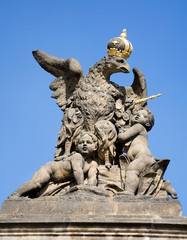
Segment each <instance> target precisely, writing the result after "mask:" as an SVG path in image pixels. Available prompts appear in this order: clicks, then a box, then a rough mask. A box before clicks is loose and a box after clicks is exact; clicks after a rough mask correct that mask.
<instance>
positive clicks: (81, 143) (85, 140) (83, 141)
mask: <svg viewBox="0 0 187 240" xmlns="http://www.w3.org/2000/svg"><path fill="white" fill-rule="evenodd" d="M76 149H77V151H78V152H80V153H81V154H83V155H84V154H86V155H89V154H92V153H93V152H94V151H95V150H96V149H97V137H96V136H95V135H94V134H92V133H90V132H83V133H82V134H80V135H79V137H78V139H77V141H76Z"/></svg>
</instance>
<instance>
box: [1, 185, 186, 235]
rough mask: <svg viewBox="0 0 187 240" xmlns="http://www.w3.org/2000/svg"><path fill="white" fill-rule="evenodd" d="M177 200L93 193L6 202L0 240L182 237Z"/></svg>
mask: <svg viewBox="0 0 187 240" xmlns="http://www.w3.org/2000/svg"><path fill="white" fill-rule="evenodd" d="M181 215H182V211H181V205H180V203H179V201H178V200H173V199H170V198H159V199H151V198H148V197H147V198H145V197H144V198H135V197H129V196H128V197H127V196H124V195H119V196H118V195H116V196H114V197H113V198H112V197H106V196H102V195H99V194H95V193H94V192H93V191H90V190H89V189H87V190H79V189H77V191H73V192H71V193H69V194H66V195H64V196H61V197H60V196H58V197H42V198H38V199H25V198H21V199H18V200H6V201H5V202H4V203H3V205H2V210H1V215H0V239H6V240H16V239H21V240H25V239H27V240H31V239H32V240H36V239H37V240H44V239H45V240H46V239H49V240H50V239H62V240H69V239H73V240H80V239H87V240H95V239H97V240H100V239H110V240H111V239H112V240H113V239H115V240H121V239H144V240H147V239H155V240H156V239H164V240H166V239H187V218H185V217H182V216H181Z"/></svg>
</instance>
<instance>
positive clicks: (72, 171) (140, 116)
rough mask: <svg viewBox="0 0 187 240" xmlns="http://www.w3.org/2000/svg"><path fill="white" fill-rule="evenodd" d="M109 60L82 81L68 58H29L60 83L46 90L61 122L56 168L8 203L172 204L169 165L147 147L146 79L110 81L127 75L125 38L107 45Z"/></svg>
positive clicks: (44, 170)
mask: <svg viewBox="0 0 187 240" xmlns="http://www.w3.org/2000/svg"><path fill="white" fill-rule="evenodd" d="M107 52H108V56H105V57H104V58H102V59H101V60H100V61H99V62H97V63H96V64H95V65H94V66H93V67H91V68H90V69H89V71H88V73H87V75H86V77H84V75H83V71H82V68H81V66H80V64H79V62H78V61H77V60H75V59H73V58H68V59H61V58H56V57H53V56H50V55H48V54H46V53H44V52H42V51H40V50H37V51H34V52H33V55H34V58H35V59H36V61H37V62H38V63H39V64H40V66H41V67H42V68H44V69H45V70H46V71H47V72H49V73H51V74H52V75H54V76H55V77H57V78H56V79H55V80H54V81H53V82H52V83H51V84H50V89H51V90H52V91H53V94H52V97H53V98H55V99H57V104H58V106H59V107H60V108H61V110H62V111H63V112H64V115H63V118H62V126H61V129H60V131H59V133H58V140H57V144H56V148H57V150H56V152H55V154H54V160H53V161H51V162H48V163H46V164H45V165H44V166H42V167H40V168H39V170H38V171H37V172H36V173H35V174H34V175H33V177H32V179H31V180H30V181H28V182H26V183H24V184H23V185H21V186H20V187H19V188H18V189H17V190H16V191H15V192H14V193H12V194H11V195H10V196H9V199H16V198H22V197H29V198H39V197H40V198H41V197H43V196H54V195H55V196H60V197H63V196H64V195H66V194H69V193H70V192H72V191H77V190H87V191H91V192H92V193H94V194H99V195H103V196H106V197H113V196H115V195H123V196H124V198H125V197H126V196H128V195H131V196H134V197H139V196H151V197H155V198H156V197H163V196H167V195H168V194H169V195H171V197H172V198H177V193H176V191H175V190H174V189H173V187H172V186H171V184H170V182H169V181H168V180H164V179H163V175H164V172H165V170H166V168H167V165H168V164H169V160H168V159H162V160H159V159H157V158H155V157H154V156H152V154H151V152H150V150H149V147H148V136H147V135H148V131H150V130H151V129H152V127H153V125H154V116H153V114H152V113H151V111H150V110H149V109H148V108H147V100H148V98H147V88H146V80H145V77H144V75H143V73H142V72H141V71H140V70H139V69H138V68H134V69H133V73H134V81H133V83H132V85H131V86H126V87H121V86H118V85H117V84H116V83H113V82H112V81H110V76H111V74H113V73H117V72H122V73H129V72H130V66H129V64H128V63H127V62H126V59H127V58H128V57H129V56H130V54H131V52H132V45H131V43H130V42H129V41H127V39H126V32H125V31H124V32H123V33H122V34H121V35H120V37H117V38H114V39H111V40H110V41H109V43H108V45H107Z"/></svg>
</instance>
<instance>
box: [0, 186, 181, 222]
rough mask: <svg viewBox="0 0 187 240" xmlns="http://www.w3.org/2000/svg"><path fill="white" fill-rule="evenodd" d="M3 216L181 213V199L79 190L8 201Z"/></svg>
mask: <svg viewBox="0 0 187 240" xmlns="http://www.w3.org/2000/svg"><path fill="white" fill-rule="evenodd" d="M1 215H3V216H6V217H10V218H11V217H14V218H15V217H18V218H19V217H20V216H21V217H22V216H25V217H33V216H36V217H37V218H40V217H43V216H50V215H52V217H53V216H54V215H55V216H60V217H69V218H76V217H77V218H78V219H80V218H85V216H96V217H98V216H99V217H101V216H102V217H106V216H116V217H117V216H119V217H120V216H125V215H131V216H132V215H134V216H142V215H143V216H144V215H146V216H151V217H152V216H154V217H155V218H157V217H158V218H160V217H162V216H172V217H180V216H182V209H181V205H180V203H179V201H178V200H173V199H170V198H158V199H154V198H153V199H151V198H150V197H142V198H135V197H133V196H132V197H131V196H125V195H115V196H114V197H113V198H111V197H105V196H100V195H96V194H95V193H93V192H91V191H89V190H87V191H86V190H78V191H75V192H72V193H70V194H67V195H63V198H60V197H59V198H57V197H52V196H50V197H42V198H38V199H20V200H6V201H5V202H4V203H3V205H2V210H1Z"/></svg>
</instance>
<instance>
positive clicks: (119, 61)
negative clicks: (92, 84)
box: [102, 55, 130, 79]
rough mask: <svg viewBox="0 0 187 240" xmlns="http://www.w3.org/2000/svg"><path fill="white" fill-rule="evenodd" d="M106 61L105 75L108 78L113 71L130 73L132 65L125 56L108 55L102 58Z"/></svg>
mask: <svg viewBox="0 0 187 240" xmlns="http://www.w3.org/2000/svg"><path fill="white" fill-rule="evenodd" d="M102 61H103V62H104V68H103V70H104V75H105V77H106V78H107V79H109V78H110V75H111V74H113V73H118V72H123V73H129V72H130V66H129V64H128V63H127V62H126V61H125V59H124V58H122V57H119V56H114V55H112V56H108V57H104V58H103V59H102Z"/></svg>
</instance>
